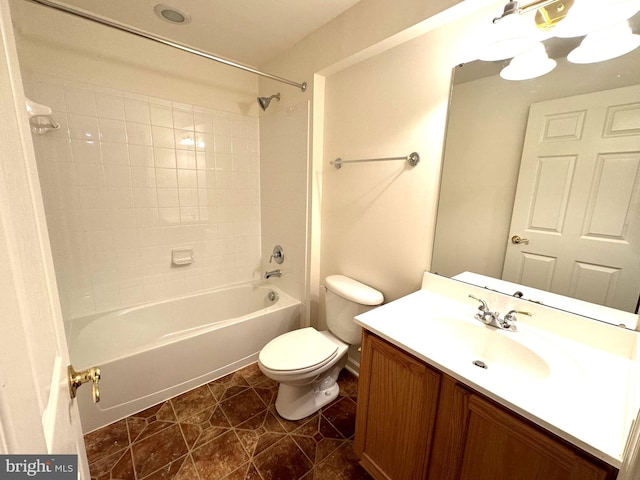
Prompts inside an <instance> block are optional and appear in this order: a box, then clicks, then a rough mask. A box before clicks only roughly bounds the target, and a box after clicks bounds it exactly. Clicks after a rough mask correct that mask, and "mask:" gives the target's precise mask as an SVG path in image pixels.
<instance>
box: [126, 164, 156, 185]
mask: <svg viewBox="0 0 640 480" xmlns="http://www.w3.org/2000/svg"><path fill="white" fill-rule="evenodd" d="M131 185H133V186H134V187H148V188H155V186H156V171H155V169H154V168H151V167H131Z"/></svg>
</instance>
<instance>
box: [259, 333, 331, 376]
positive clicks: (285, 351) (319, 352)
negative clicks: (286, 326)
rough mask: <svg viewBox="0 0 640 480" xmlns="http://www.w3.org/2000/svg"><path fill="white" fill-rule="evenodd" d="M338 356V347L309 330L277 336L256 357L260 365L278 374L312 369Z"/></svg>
mask: <svg viewBox="0 0 640 480" xmlns="http://www.w3.org/2000/svg"><path fill="white" fill-rule="evenodd" d="M337 354H338V345H337V344H336V343H335V342H332V341H331V340H330V339H328V338H327V337H326V336H325V335H323V334H321V333H320V332H318V331H317V330H316V329H315V328H313V327H307V328H301V329H299V330H294V331H292V332H288V333H285V334H283V335H280V336H279V337H277V338H274V339H273V340H271V341H270V342H269V343H267V344H266V345H265V346H264V348H263V349H262V350H261V351H260V355H259V357H258V359H259V361H260V364H261V365H262V366H263V367H265V368H267V369H268V370H273V371H274V372H278V373H280V374H287V373H291V374H300V373H305V372H308V371H311V370H316V369H318V368H320V367H322V366H323V365H325V364H327V363H329V362H330V361H331V360H333V359H334V358H335V356H336V355H337Z"/></svg>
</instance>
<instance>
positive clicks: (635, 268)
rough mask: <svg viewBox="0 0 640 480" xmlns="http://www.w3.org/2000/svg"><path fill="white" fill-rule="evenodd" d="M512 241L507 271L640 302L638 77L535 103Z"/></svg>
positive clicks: (568, 289) (567, 290) (545, 284)
mask: <svg viewBox="0 0 640 480" xmlns="http://www.w3.org/2000/svg"><path fill="white" fill-rule="evenodd" d="M516 236H518V237H520V240H518V238H515V239H514V237H516ZM507 241H508V245H507V253H506V255H505V262H504V268H503V272H502V278H503V279H504V280H508V281H511V282H515V283H520V284H523V285H527V286H531V287H535V288H539V289H542V290H547V291H550V292H554V293H558V294H561V295H568V296H570V297H574V298H578V299H581V300H585V301H588V302H593V303H598V304H601V305H606V306H609V307H613V308H617V309H621V310H625V311H630V312H633V311H635V309H636V305H637V302H638V295H639V293H640V86H633V87H625V88H620V89H615V90H608V91H604V92H597V93H593V94H587V95H579V96H576V97H568V98H562V99H557V100H552V101H548V102H542V103H537V104H533V105H531V109H530V111H529V120H528V124H527V132H526V136H525V141H524V146H523V151H522V159H521V164H520V174H519V177H518V185H517V191H516V197H515V201H514V209H513V216H512V218H511V227H510V234H509V238H508V239H507Z"/></svg>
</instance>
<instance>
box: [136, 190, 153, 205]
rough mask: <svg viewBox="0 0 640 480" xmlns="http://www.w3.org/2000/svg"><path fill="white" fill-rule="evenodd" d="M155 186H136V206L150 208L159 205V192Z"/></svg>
mask: <svg viewBox="0 0 640 480" xmlns="http://www.w3.org/2000/svg"><path fill="white" fill-rule="evenodd" d="M156 192H157V190H156V189H155V188H134V189H133V201H134V203H135V206H136V207H142V208H149V207H157V206H158V194H157V193H156Z"/></svg>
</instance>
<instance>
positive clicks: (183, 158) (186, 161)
mask: <svg viewBox="0 0 640 480" xmlns="http://www.w3.org/2000/svg"><path fill="white" fill-rule="evenodd" d="M176 164H177V166H178V168H182V169H193V170H195V168H196V152H194V151H193V150H177V151H176Z"/></svg>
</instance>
